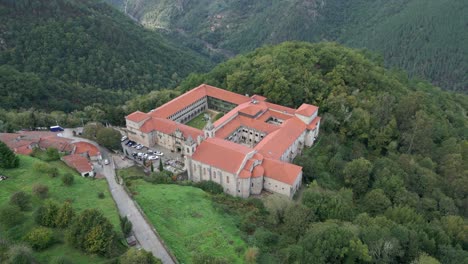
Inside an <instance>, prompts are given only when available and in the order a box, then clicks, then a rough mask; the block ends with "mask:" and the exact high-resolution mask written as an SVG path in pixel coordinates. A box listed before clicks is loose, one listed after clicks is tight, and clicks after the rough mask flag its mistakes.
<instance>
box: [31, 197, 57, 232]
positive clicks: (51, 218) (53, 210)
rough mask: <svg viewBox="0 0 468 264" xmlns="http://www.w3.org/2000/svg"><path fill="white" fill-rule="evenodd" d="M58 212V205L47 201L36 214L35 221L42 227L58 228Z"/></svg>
mask: <svg viewBox="0 0 468 264" xmlns="http://www.w3.org/2000/svg"><path fill="white" fill-rule="evenodd" d="M58 211H59V207H58V205H57V203H55V202H52V201H47V202H46V203H45V204H44V205H42V206H40V207H39V208H37V210H36V211H35V212H34V220H35V221H36V223H37V224H39V225H41V226H47V227H56V221H57V220H56V219H57V215H58Z"/></svg>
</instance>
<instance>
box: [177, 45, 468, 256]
mask: <svg viewBox="0 0 468 264" xmlns="http://www.w3.org/2000/svg"><path fill="white" fill-rule="evenodd" d="M203 82H204V83H208V84H211V85H215V86H218V87H225V88H226V89H228V90H231V91H234V92H238V93H242V94H244V93H247V94H254V93H256V94H261V95H264V96H266V97H267V98H269V100H270V101H272V102H275V103H280V104H284V105H288V106H292V107H297V106H299V105H300V104H301V103H304V102H306V103H312V104H315V105H318V106H319V107H320V109H319V114H320V115H321V116H322V117H323V121H322V126H321V132H320V133H321V134H320V136H319V140H318V142H317V143H316V144H315V145H314V146H313V147H312V148H310V149H307V150H306V151H305V153H303V154H302V155H301V156H299V157H298V158H296V160H295V163H297V164H299V165H301V166H303V172H304V180H305V183H307V184H308V188H306V189H305V190H304V191H303V193H302V194H300V195H299V197H298V202H297V203H291V204H289V205H283V206H279V205H277V206H276V207H273V208H276V209H274V210H273V212H274V213H273V214H272V213H271V212H270V214H269V215H268V216H264V215H263V214H262V213H261V211H262V210H260V209H259V210H257V211H255V210H246V209H243V208H242V206H241V207H239V208H237V209H236V210H235V212H237V213H239V214H240V215H242V216H243V217H244V222H243V224H242V225H241V228H242V229H243V230H244V231H245V235H246V240H247V241H249V242H250V244H252V245H253V246H256V247H257V248H259V250H260V253H259V254H260V255H259V258H258V262H259V263H284V262H286V263H344V262H346V263H355V262H371V263H410V262H412V261H415V262H414V263H438V262H437V260H439V261H440V262H442V263H453V264H456V263H466V261H467V260H468V251H467V250H468V224H467V220H466V219H467V218H466V217H467V216H468V192H467V190H468V175H467V172H468V141H467V139H466V136H467V135H468V120H467V110H468V98H467V97H466V96H465V95H460V94H455V93H451V92H445V91H441V90H440V89H439V88H435V87H434V86H432V85H431V84H429V83H428V82H426V81H421V80H416V79H410V78H408V76H407V75H406V74H405V73H403V72H400V71H391V70H387V69H385V68H384V67H383V66H382V63H381V61H380V60H378V59H377V60H376V59H375V58H374V57H373V56H372V54H368V53H365V52H362V51H358V50H353V49H350V48H345V47H343V46H340V45H337V44H334V43H320V44H310V43H302V42H289V43H288V42H287V43H284V44H281V45H278V46H272V47H264V48H260V49H257V50H256V51H254V52H252V53H248V54H246V55H243V56H238V57H236V58H234V59H231V60H229V61H228V62H226V63H222V64H220V65H218V66H217V67H215V68H214V69H213V70H212V71H211V72H210V73H207V74H198V75H191V76H190V77H188V78H187V79H186V80H185V81H184V82H183V83H182V85H181V86H180V88H181V90H187V89H190V88H192V87H195V86H196V85H198V84H200V83H203ZM221 200H222V201H221V204H225V207H226V208H232V204H233V203H231V202H229V201H224V200H225V199H221ZM245 207H246V208H248V207H249V204H248V202H247V204H246V205H245ZM250 207H251V204H250ZM259 208H261V206H260V207H259ZM229 210H232V209H229ZM270 210H271V208H270ZM436 259H437V260H436ZM429 260H430V261H433V262H427V261H429Z"/></svg>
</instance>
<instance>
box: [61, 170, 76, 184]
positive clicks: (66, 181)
mask: <svg viewBox="0 0 468 264" xmlns="http://www.w3.org/2000/svg"><path fill="white" fill-rule="evenodd" d="M74 181H75V178H74V177H73V174H71V173H65V174H64V175H63V176H62V182H63V184H65V185H66V186H70V185H72V184H73V182H74Z"/></svg>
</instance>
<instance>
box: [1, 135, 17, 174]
mask: <svg viewBox="0 0 468 264" xmlns="http://www.w3.org/2000/svg"><path fill="white" fill-rule="evenodd" d="M18 166H19V158H18V157H17V156H16V155H15V153H14V152H13V151H11V150H10V148H8V146H7V145H6V144H5V143H3V142H2V141H0V168H3V169H11V168H16V167H18Z"/></svg>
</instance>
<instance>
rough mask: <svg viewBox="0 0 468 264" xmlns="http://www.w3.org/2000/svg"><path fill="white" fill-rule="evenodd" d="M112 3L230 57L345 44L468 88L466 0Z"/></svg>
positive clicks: (414, 73) (451, 85)
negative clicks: (276, 47) (306, 44)
mask: <svg viewBox="0 0 468 264" xmlns="http://www.w3.org/2000/svg"><path fill="white" fill-rule="evenodd" d="M107 1H109V2H111V3H113V4H114V5H116V6H118V7H119V8H120V9H121V10H122V11H124V12H125V13H126V14H128V15H130V16H132V17H133V18H134V19H136V20H138V21H139V22H140V23H141V24H142V25H144V26H145V27H147V28H151V29H157V30H160V31H163V32H166V33H167V32H168V33H169V35H171V37H173V38H175V39H178V40H179V41H181V42H185V44H186V45H187V46H190V47H191V48H195V49H198V50H203V49H205V50H208V51H210V52H211V53H217V54H222V55H225V56H229V55H231V54H233V53H239V52H245V51H251V50H253V49H255V48H257V47H260V46H262V45H264V44H277V43H280V42H283V41H287V40H303V41H314V42H315V41H322V40H327V41H338V42H340V43H342V44H345V45H348V46H351V47H356V48H367V49H370V50H373V51H377V52H379V53H381V54H383V57H384V59H385V63H386V65H387V66H392V67H399V68H404V69H405V70H407V71H408V72H409V73H410V74H411V75H412V76H419V77H422V78H425V79H427V80H430V81H431V82H433V83H434V84H435V85H437V86H441V87H443V88H444V89H448V90H458V91H465V92H466V91H467V90H468V79H467V78H468V77H467V74H466V73H467V71H468V48H467V45H465V43H467V41H468V34H466V19H465V14H466V13H467V12H468V4H467V2H466V1H463V0H454V1H449V0H444V1H437V0H410V1H407V0H396V1H384V0H377V1H369V0H351V1H344V0H322V1H315V0H312V1H311V0H293V1H279V0H275V1H269V0H259V1H245V0H243V1H221V0H219V1H213V0H200V1H189V0H183V1H167V0H158V1H154V0H125V1H124V0H107Z"/></svg>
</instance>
